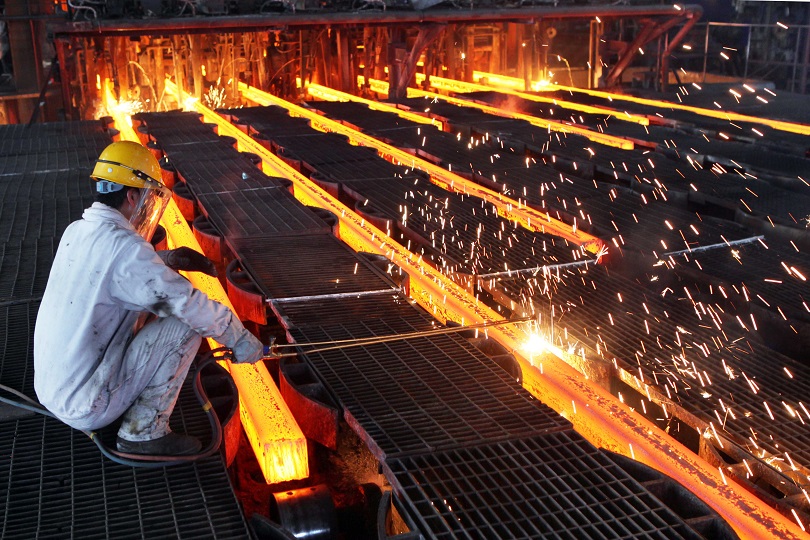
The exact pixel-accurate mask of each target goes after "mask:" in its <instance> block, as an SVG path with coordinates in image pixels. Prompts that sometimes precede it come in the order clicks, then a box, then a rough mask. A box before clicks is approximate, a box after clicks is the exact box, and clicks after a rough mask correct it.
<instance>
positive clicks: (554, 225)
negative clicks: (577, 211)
mask: <svg viewBox="0 0 810 540" xmlns="http://www.w3.org/2000/svg"><path fill="white" fill-rule="evenodd" d="M239 90H240V91H241V92H242V95H243V96H244V97H246V98H247V99H249V100H251V101H254V102H256V103H258V104H260V105H278V106H280V107H283V108H285V109H286V110H287V111H289V112H290V113H291V114H293V115H295V116H301V117H303V118H307V119H308V120H309V121H310V123H311V125H312V127H314V128H316V129H320V130H323V131H329V132H334V133H340V134H341V135H345V136H346V137H348V138H349V140H350V141H351V142H352V143H354V144H357V145H361V146H368V147H371V148H374V149H376V150H377V152H378V153H379V154H380V156H382V157H383V158H385V159H388V160H389V161H393V162H397V163H401V164H403V165H405V166H409V167H411V168H414V169H419V170H423V171H425V172H427V173H428V174H429V175H430V179H431V181H432V182H433V183H434V184H436V185H439V186H441V187H443V188H445V189H447V190H448V191H453V192H456V193H462V194H465V195H470V196H473V197H477V198H479V199H483V200H485V201H487V202H488V203H490V204H492V205H493V206H495V207H496V208H497V210H498V213H499V214H500V215H501V216H502V217H504V218H506V219H509V220H512V221H517V222H518V223H519V224H520V225H522V226H523V227H525V228H527V229H529V230H532V231H538V232H543V233H546V234H551V235H554V236H559V237H561V238H565V239H566V240H568V241H570V242H573V243H575V244H576V245H578V246H581V247H582V248H583V249H585V250H586V251H588V252H590V253H592V254H595V255H599V254H603V253H606V252H607V248H606V246H605V244H604V242H602V240H601V239H599V238H597V237H595V236H592V235H590V234H588V233H585V232H583V231H580V230H578V229H576V230H575V229H574V228H573V227H572V226H570V225H567V224H566V223H563V222H562V221H558V220H556V219H554V218H552V217H551V215H549V214H548V213H546V212H540V211H538V210H535V209H534V208H531V207H529V206H526V205H525V204H522V203H520V202H519V201H515V200H512V199H510V198H508V197H505V196H503V195H501V194H500V193H496V192H494V191H492V190H490V189H487V188H485V187H483V186H480V185H478V184H476V183H475V182H472V181H470V180H467V179H465V178H462V177H461V176H458V175H456V174H454V173H452V172H450V171H447V170H445V169H443V168H441V167H439V166H438V165H434V164H432V163H430V162H428V161H425V160H423V159H420V158H417V157H415V156H413V155H412V154H409V153H408V152H405V151H404V150H400V149H399V148H396V147H394V146H391V145H389V144H385V143H384V142H382V141H379V140H377V139H375V138H374V137H370V136H369V135H366V134H364V133H361V132H358V131H356V130H354V129H351V128H349V127H347V126H344V125H343V124H341V123H339V122H336V121H335V120H331V119H329V118H324V117H323V116H321V115H320V114H318V113H316V112H314V111H311V110H309V109H306V108H304V107H301V106H299V105H295V104H293V103H290V102H289V101H285V100H283V99H281V98H278V97H276V96H273V95H271V94H268V93H266V92H262V91H261V90H257V89H256V88H253V87H250V86H248V85H246V84H244V83H241V82H240V83H239Z"/></svg>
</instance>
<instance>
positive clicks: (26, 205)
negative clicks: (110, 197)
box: [0, 122, 251, 540]
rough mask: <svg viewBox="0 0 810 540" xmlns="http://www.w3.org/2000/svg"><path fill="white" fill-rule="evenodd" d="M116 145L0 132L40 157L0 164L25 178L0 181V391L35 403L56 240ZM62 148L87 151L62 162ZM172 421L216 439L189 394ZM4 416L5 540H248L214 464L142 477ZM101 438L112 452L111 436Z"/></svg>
mask: <svg viewBox="0 0 810 540" xmlns="http://www.w3.org/2000/svg"><path fill="white" fill-rule="evenodd" d="M99 134H101V135H103V136H106V137H107V139H106V140H104V138H103V137H101V136H99ZM26 137H31V138H39V140H38V141H37V142H36V143H34V142H33V141H31V144H28V143H26V142H25V141H26ZM109 137H110V134H109V133H108V132H107V131H105V130H104V127H103V124H102V123H101V122H71V123H58V124H38V125H35V126H32V127H31V128H24V127H21V126H2V127H0V141H2V142H0V145H2V147H3V148H5V149H14V150H15V151H17V150H20V151H23V150H25V149H26V148H30V149H41V150H42V151H41V152H39V153H37V154H31V155H29V156H26V155H23V154H19V155H4V156H0V168H3V170H4V171H6V172H7V173H8V172H9V171H18V170H19V171H20V172H19V173H17V172H14V173H13V174H5V175H3V176H0V203H2V207H0V384H4V385H7V386H10V387H12V388H15V389H17V390H20V391H22V392H24V393H25V394H27V395H29V396H32V397H33V396H34V395H35V394H34V388H33V331H34V325H35V321H36V312H37V309H38V308H39V299H40V297H41V295H42V293H43V291H44V288H45V284H46V282H47V277H48V273H49V271H50V267H51V264H52V260H53V254H54V252H55V249H56V245H57V242H58V239H59V237H60V236H61V234H62V232H63V230H64V228H65V227H66V226H67V225H68V224H69V223H70V222H72V221H74V220H76V219H78V218H80V217H81V215H82V212H83V210H84V208H86V207H87V206H89V205H90V204H91V202H92V197H93V190H92V182H91V181H90V180H89V172H90V168H89V165H91V164H92V161H94V160H95V159H96V158H97V157H98V154H99V153H100V152H101V150H102V149H103V148H104V147H105V146H106V145H107V144H109V142H110V139H109ZM60 138H64V139H65V140H70V141H77V142H81V141H82V140H84V141H85V142H86V144H84V145H77V146H76V148H77V149H78V150H79V151H75V150H71V151H65V150H64V148H65V145H64V144H62V143H60V142H59V140H60ZM71 148H72V147H71ZM80 158H81V159H80ZM83 158H87V161H89V162H90V163H89V165H88V163H84V164H82V165H79V164H78V161H81V160H82V159H83ZM65 167H67V168H65ZM175 411H176V414H175V415H173V417H172V424H173V426H174V427H176V428H177V429H179V430H182V431H185V432H187V433H193V434H197V435H199V436H200V437H201V438H203V439H205V438H206V437H208V436H209V435H210V433H209V430H210V428H209V427H208V421H207V419H206V417H205V415H204V414H203V413H202V411H201V409H200V406H199V404H198V403H197V402H196V398H195V397H194V396H193V393H192V391H191V387H190V385H188V384H187V385H186V387H185V388H184V390H183V392H182V393H181V396H180V400H179V401H178V406H177V408H176V409H175ZM0 413H1V414H0V538H3V539H9V540H11V539H21V540H28V539H30V538H76V539H85V538H132V539H136V538H138V539H140V538H147V537H149V538H155V537H160V538H194V539H196V538H234V539H236V538H239V539H242V538H247V537H250V534H251V533H250V530H249V529H248V527H247V525H246V523H245V520H244V517H243V514H242V511H241V509H240V507H239V503H238V502H237V501H236V498H235V496H234V494H233V491H232V489H231V486H230V480H229V478H228V476H227V473H226V470H225V467H224V464H223V462H222V460H221V458H220V457H219V456H215V457H212V458H209V459H207V460H205V461H203V462H200V463H197V464H195V465H192V466H181V467H176V468H170V469H165V470H148V471H147V470H135V469H132V468H129V467H123V466H120V465H117V464H115V463H113V462H111V461H109V460H107V459H106V458H104V457H103V456H102V455H101V454H100V453H99V451H98V449H97V448H96V447H95V445H94V444H93V443H92V442H91V441H90V440H89V439H88V438H87V437H86V436H84V435H83V434H81V433H80V432H78V431H75V430H72V429H71V428H69V427H68V426H66V425H64V424H61V423H60V422H58V421H55V420H53V419H50V418H46V417H43V416H38V415H34V414H33V413H27V412H24V411H20V410H18V409H14V408H12V407H10V406H5V405H3V406H0ZM103 435H104V436H105V438H106V442H107V443H108V444H109V443H114V437H115V432H114V430H113V431H111V432H110V433H106V434H103Z"/></svg>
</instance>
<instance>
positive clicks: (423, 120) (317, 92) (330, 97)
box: [307, 83, 442, 130]
mask: <svg viewBox="0 0 810 540" xmlns="http://www.w3.org/2000/svg"><path fill="white" fill-rule="evenodd" d="M307 92H308V93H309V95H311V96H312V97H316V98H319V99H322V100H324V101H353V102H355V103H363V104H365V105H366V106H368V108H369V109H371V110H375V111H384V112H389V113H394V114H396V115H399V116H400V117H401V118H406V119H408V120H410V121H411V122H416V123H419V124H430V125H432V126H436V129H439V130H441V129H442V123H441V122H440V121H439V120H436V119H435V118H429V117H427V116H423V115H421V114H416V113H412V112H409V111H406V110H404V109H400V108H398V107H397V106H395V105H389V104H388V103H380V102H379V101H372V100H370V99H365V98H361V97H358V96H353V95H351V94H347V93H346V92H341V91H339V90H333V89H332V88H327V87H326V86H321V85H320V84H314V83H312V84H309V85H308V86H307Z"/></svg>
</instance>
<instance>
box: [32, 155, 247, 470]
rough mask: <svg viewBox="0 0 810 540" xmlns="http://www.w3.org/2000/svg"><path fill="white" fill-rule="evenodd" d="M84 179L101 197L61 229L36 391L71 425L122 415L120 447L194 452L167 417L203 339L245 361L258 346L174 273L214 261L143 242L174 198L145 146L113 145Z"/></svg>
mask: <svg viewBox="0 0 810 540" xmlns="http://www.w3.org/2000/svg"><path fill="white" fill-rule="evenodd" d="M91 176H92V178H93V179H94V180H96V186H97V189H96V191H97V197H96V200H97V202H95V203H93V205H92V206H91V207H90V208H88V209H86V210H85V211H84V214H83V216H82V219H80V220H78V221H75V222H74V223H71V224H70V226H68V228H67V229H66V230H65V233H64V236H63V237H62V240H61V242H60V243H59V249H58V251H57V253H56V257H55V258H54V263H53V268H52V269H51V274H50V277H49V278H48V285H47V287H46V289H45V294H44V296H43V298H42V304H41V306H40V309H39V314H38V316H37V323H36V329H35V331H34V387H35V390H36V393H37V397H38V398H39V400H40V402H41V403H42V405H44V406H45V407H47V408H48V410H50V411H51V412H52V413H53V414H54V415H55V416H56V417H58V418H59V419H61V420H62V421H63V422H65V423H66V424H68V425H70V426H72V427H74V428H76V429H81V430H96V429H100V428H103V427H105V426H108V425H110V424H112V423H113V422H114V421H115V420H117V419H118V418H121V419H122V424H121V427H120V429H119V431H118V440H117V446H118V450H119V451H121V452H127V453H133V454H150V455H187V454H194V453H197V452H198V451H199V450H200V446H201V445H200V442H199V440H197V439H196V438H195V437H192V436H188V435H183V434H180V433H173V432H172V431H171V430H170V429H169V417H170V416H171V413H172V410H173V409H174V405H175V403H176V401H177V396H178V393H179V391H180V387H181V386H182V384H183V381H184V379H185V377H186V374H187V373H188V370H189V367H190V365H191V362H192V360H193V359H194V357H195V355H196V354H197V349H198V347H199V345H200V342H201V340H202V338H203V337H212V338H214V339H216V340H217V341H218V342H220V343H222V344H223V345H225V346H226V347H230V348H231V349H232V350H233V353H234V361H235V362H240V363H245V362H250V363H252V362H256V361H258V360H259V359H260V358H261V357H262V344H261V342H260V341H259V340H258V339H256V337H255V336H253V334H251V333H250V332H249V331H247V330H246V329H245V327H244V326H242V323H241V322H240V321H239V319H238V318H237V317H236V315H235V314H234V313H233V312H231V310H230V309H228V308H227V307H225V306H223V305H222V304H219V303H217V302H214V301H213V300H210V299H209V298H208V297H207V296H206V295H205V294H204V293H202V292H200V291H199V290H197V289H195V288H194V287H192V286H191V284H190V283H189V282H188V280H186V279H185V278H184V277H182V276H181V275H180V274H178V273H177V272H176V271H175V270H191V271H193V270H196V271H205V272H207V273H209V274H215V273H216V271H215V269H214V267H213V264H211V261H209V260H208V259H206V258H205V257H204V256H202V255H201V254H199V253H197V252H195V251H193V250H190V249H183V248H181V249H179V250H173V251H168V252H160V253H158V252H155V250H154V248H153V247H152V245H151V244H150V243H149V240H150V239H151V237H152V234H153V233H154V231H155V228H156V227H157V223H158V221H159V219H160V216H161V215H162V213H163V211H164V210H165V208H166V204H168V201H169V198H170V197H171V191H170V190H169V189H168V188H167V187H166V186H164V185H163V184H162V183H161V182H160V181H159V179H160V166H159V164H158V162H157V160H156V159H155V157H154V156H153V155H152V154H151V153H150V152H149V150H147V149H146V148H144V147H143V146H141V145H140V144H137V143H134V142H115V143H113V144H111V145H110V146H108V147H107V148H106V149H105V150H104V151H103V152H102V153H101V155H100V156H99V159H98V161H97V162H96V165H95V168H94V170H93V174H92V175H91ZM144 321H146V323H145V324H144Z"/></svg>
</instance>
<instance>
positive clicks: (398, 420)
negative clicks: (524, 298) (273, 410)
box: [289, 308, 570, 460]
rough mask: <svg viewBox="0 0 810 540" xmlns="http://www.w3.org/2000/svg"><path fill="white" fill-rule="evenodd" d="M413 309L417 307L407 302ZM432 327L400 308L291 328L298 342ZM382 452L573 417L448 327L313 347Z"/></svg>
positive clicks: (538, 428) (528, 430)
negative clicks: (441, 331) (427, 333)
mask: <svg viewBox="0 0 810 540" xmlns="http://www.w3.org/2000/svg"><path fill="white" fill-rule="evenodd" d="M409 309H413V308H409ZM431 327H432V325H431V324H429V323H427V322H425V323H424V324H421V325H414V324H412V322H410V321H408V320H406V319H402V318H399V317H398V316H396V315H395V314H394V313H389V314H386V315H385V317H384V318H379V319H374V320H363V321H356V322H346V323H344V324H338V325H334V326H321V327H312V326H309V327H306V328H303V329H302V328H292V329H290V330H289V332H290V334H291V335H292V336H293V337H294V338H295V339H296V341H299V342H319V341H328V340H340V339H351V338H363V337H370V336H385V335H391V334H397V333H404V332H413V331H417V330H427V329H430V328H431ZM306 356H307V359H308V361H309V363H310V364H311V365H312V366H313V368H314V369H315V371H316V372H317V373H318V374H319V375H320V377H321V378H322V380H324V381H325V382H326V384H327V386H328V387H329V388H330V389H331V391H332V392H333V393H334V395H335V396H336V398H337V400H338V402H339V403H341V404H342V405H343V407H344V408H345V410H346V412H347V414H348V415H349V417H347V419H348V420H349V422H350V423H353V424H356V425H357V426H359V428H360V429H361V430H362V431H363V432H364V433H365V434H366V437H364V438H365V439H366V442H367V444H369V445H370V447H371V448H372V452H374V453H375V454H376V455H377V457H378V458H379V459H381V460H385V459H390V458H392V457H395V456H398V455H411V454H413V453H422V452H429V451H435V450H438V449H446V448H457V447H461V446H469V445H475V444H480V442H481V441H482V440H486V441H496V440H502V439H509V438H517V437H524V436H527V435H528V434H534V433H546V432H549V431H558V430H569V429H570V424H569V423H568V421H567V420H565V419H564V418H563V417H561V416H560V415H559V414H557V413H556V412H555V411H553V410H552V409H550V408H548V407H546V406H545V405H543V404H541V403H540V402H539V401H537V400H536V399H534V398H533V397H532V396H531V394H529V393H528V392H527V391H526V390H524V389H523V388H522V387H521V386H520V385H519V384H518V383H517V381H515V380H513V379H511V378H510V377H509V375H508V374H507V373H506V371H504V370H503V369H502V368H500V367H499V366H498V365H497V364H495V362H493V361H492V360H490V359H488V358H487V357H486V356H484V355H483V353H481V352H479V351H478V350H477V349H475V348H474V347H473V346H472V345H470V344H469V343H468V342H467V341H466V340H464V338H461V337H458V336H453V335H443V336H434V337H425V338H416V339H411V340H407V341H393V342H389V343H384V344H378V345H368V346H363V347H356V348H351V349H343V350H335V351H328V352H321V353H310V354H307V355H306Z"/></svg>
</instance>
